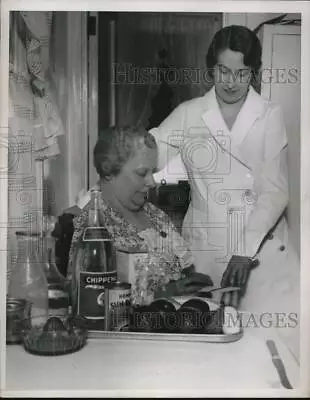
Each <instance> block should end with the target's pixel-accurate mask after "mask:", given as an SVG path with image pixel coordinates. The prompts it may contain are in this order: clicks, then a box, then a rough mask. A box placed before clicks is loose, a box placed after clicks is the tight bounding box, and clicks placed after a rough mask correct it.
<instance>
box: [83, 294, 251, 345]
mask: <svg viewBox="0 0 310 400" xmlns="http://www.w3.org/2000/svg"><path fill="white" fill-rule="evenodd" d="M223 290H225V289H223ZM228 290H231V288H228ZM217 291H218V290H217ZM195 297H196V296H193V295H187V296H175V297H172V298H170V299H174V300H175V301H177V302H178V303H179V304H182V303H184V302H185V301H187V300H189V299H193V298H195ZM204 300H205V301H206V302H207V303H208V304H209V307H210V310H216V309H217V308H218V307H219V302H218V300H217V299H216V298H215V299H209V298H205V299H204ZM242 336H243V329H242V326H241V325H240V328H239V331H237V332H232V333H212V334H210V333H209V334H199V333H157V332H156V333H155V332H132V331H93V330H89V331H88V337H89V338H90V339H121V340H127V339H129V340H133V339H135V340H154V341H155V340H156V341H158V340H165V341H182V342H205V343H230V342H236V341H237V340H240V339H241V338H242Z"/></svg>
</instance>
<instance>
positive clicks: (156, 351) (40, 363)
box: [5, 328, 299, 397]
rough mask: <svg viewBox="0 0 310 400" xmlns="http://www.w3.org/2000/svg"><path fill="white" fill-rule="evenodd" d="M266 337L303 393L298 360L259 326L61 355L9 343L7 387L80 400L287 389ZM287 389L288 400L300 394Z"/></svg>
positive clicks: (99, 343) (90, 345) (107, 343)
mask: <svg viewBox="0 0 310 400" xmlns="http://www.w3.org/2000/svg"><path fill="white" fill-rule="evenodd" d="M267 339H274V340H275V342H276V344H277V347H278V351H279V354H280V356H281V358H282V360H283V362H284V365H285V368H286V372H287V375H288V377H289V380H290V381H291V384H292V385H293V387H294V388H297V387H298V382H299V381H298V379H299V366H298V363H297V362H296V360H295V359H294V358H293V356H292V355H291V354H290V353H289V352H288V350H287V348H286V347H285V345H284V344H283V343H282V342H281V340H279V339H278V337H277V334H276V333H275V332H274V331H273V330H272V329H263V330H262V329H254V328H247V329H246V330H245V332H244V335H243V337H242V338H241V339H240V340H239V341H237V342H232V343H197V342H179V341H178V342H171V341H169V342H166V341H151V340H135V339H130V340H128V339H110V338H105V339H88V342H87V344H86V346H85V347H84V348H83V349H82V350H80V351H78V352H76V353H73V354H69V355H64V356H55V357H44V356H36V355H31V354H29V353H27V352H26V351H25V350H24V349H23V347H22V346H20V345H9V346H6V386H5V387H6V391H8V393H9V392H10V391H12V393H13V392H14V393H15V395H17V396H18V394H20V393H21V392H20V391H23V392H32V393H31V394H32V395H33V396H34V397H36V393H38V391H40V393H41V394H42V392H43V391H57V392H59V393H61V394H62V395H63V396H65V395H66V394H65V393H64V392H63V391H65V390H70V391H75V396H76V397H79V395H81V396H82V391H87V393H88V394H89V395H90V390H94V391H101V390H104V391H106V394H107V396H111V394H112V395H115V396H118V395H124V394H125V395H127V394H128V393H130V391H135V392H134V393H135V396H139V393H145V391H147V393H149V391H152V392H151V393H157V394H158V395H160V393H164V394H165V395H169V394H170V393H171V395H172V396H174V395H176V394H180V393H182V395H183V396H185V395H187V396H188V395H190V396H193V395H196V394H197V393H200V394H201V393H203V394H205V395H206V394H207V393H210V391H212V390H226V389H227V390H229V391H230V392H231V390H242V391H244V390H254V391H255V393H258V391H259V390H264V389H267V390H270V389H283V387H282V386H281V383H280V379H279V376H278V373H277V371H276V369H275V367H274V366H273V364H272V359H271V355H270V353H269V351H268V349H267V345H266V340H267ZM284 390H285V392H286V393H288V394H287V395H288V396H290V394H289V393H292V392H293V391H291V390H287V389H284ZM109 391H112V392H109ZM70 393H71V392H70ZM195 393H196V394H195ZM43 395H44V394H43ZM70 395H72V393H71V394H70ZM68 396H69V394H68Z"/></svg>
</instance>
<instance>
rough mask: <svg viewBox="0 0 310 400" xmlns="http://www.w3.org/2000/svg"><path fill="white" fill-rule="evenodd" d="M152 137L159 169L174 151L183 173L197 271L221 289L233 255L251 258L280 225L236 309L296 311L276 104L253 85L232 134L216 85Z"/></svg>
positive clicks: (295, 267) (283, 146)
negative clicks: (187, 187) (180, 160)
mask: <svg viewBox="0 0 310 400" xmlns="http://www.w3.org/2000/svg"><path fill="white" fill-rule="evenodd" d="M151 133H152V134H153V135H154V136H155V138H156V141H157V144H158V148H159V168H160V169H162V168H164V167H165V166H166V165H167V164H168V162H169V161H170V160H171V159H172V158H173V157H175V156H176V155H177V154H178V153H179V154H180V155H181V158H182V161H183V163H184V166H185V168H186V170H187V174H188V177H189V183H190V186H191V202H190V206H189V209H188V212H187V214H186V216H185V219H184V223H183V235H184V238H185V239H187V240H188V241H189V243H190V247H191V249H192V251H193V254H194V256H195V258H196V269H197V270H198V271H200V272H204V273H207V274H209V275H210V276H211V278H212V279H213V281H214V283H215V284H220V280H221V277H222V274H223V272H224V270H225V269H226V267H227V263H228V261H229V259H230V257H231V255H232V254H239V255H246V256H249V257H252V256H255V255H256V253H257V251H258V249H259V246H260V244H261V242H262V240H263V239H264V237H265V236H266V234H267V233H268V232H269V231H270V229H271V228H273V227H274V225H275V223H276V222H277V221H278V220H279V223H278V224H277V226H276V228H275V230H274V232H273V236H272V239H270V240H267V241H266V242H265V244H264V245H263V246H262V248H261V250H260V252H259V253H258V255H257V257H258V258H259V259H260V266H259V267H258V268H257V269H256V270H254V271H253V272H252V274H251V278H250V280H249V286H248V291H247V295H246V296H245V298H244V299H243V303H242V304H241V307H242V308H243V309H246V310H250V311H251V312H254V311H257V312H264V310H265V311H266V312H268V311H269V309H270V307H271V305H272V306H273V309H272V310H271V309H270V310H271V311H270V312H272V311H276V310H277V309H279V310H280V308H281V311H283V309H285V310H288V309H289V308H293V309H294V310H295V311H298V309H299V307H298V294H299V287H298V286H299V262H298V259H297V257H296V255H295V254H294V252H293V254H292V249H291V246H289V243H288V228H287V223H286V219H285V218H284V217H282V218H280V217H281V214H282V213H283V211H284V210H285V208H286V206H287V203H288V182H287V137H286V129H285V125H284V121H283V117H282V112H281V109H280V107H279V106H278V105H277V104H275V103H273V102H270V101H268V100H265V99H263V98H262V97H261V96H260V95H259V94H257V93H256V92H255V91H254V89H252V87H250V89H249V92H248V95H247V99H246V101H245V103H244V105H243V107H242V109H241V110H240V112H239V115H238V117H237V119H236V121H235V123H234V125H233V128H232V130H231V131H230V130H229V129H228V128H227V125H226V123H225V121H224V119H223V117H222V114H221V111H220V108H219V106H218V103H217V100H216V95H215V89H214V87H213V88H212V89H211V90H210V91H209V92H208V93H206V94H205V95H204V96H203V97H200V98H196V99H193V100H190V101H187V102H184V103H183V104H181V105H179V106H178V107H177V108H176V109H175V110H174V111H173V112H172V113H171V114H170V115H169V116H168V117H167V118H166V120H165V121H163V122H162V124H161V125H160V126H159V127H158V128H154V129H152V130H151ZM289 260H290V261H289ZM292 260H294V261H292ZM293 282H294V283H293ZM288 283H291V286H292V287H290V288H289V287H288ZM284 304H286V306H285V305H284ZM268 307H269V308H268ZM266 308H268V309H266Z"/></svg>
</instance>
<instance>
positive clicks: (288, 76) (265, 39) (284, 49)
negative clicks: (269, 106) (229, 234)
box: [259, 25, 301, 254]
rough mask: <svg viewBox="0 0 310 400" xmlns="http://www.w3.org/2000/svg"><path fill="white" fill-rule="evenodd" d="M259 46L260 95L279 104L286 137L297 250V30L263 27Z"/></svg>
mask: <svg viewBox="0 0 310 400" xmlns="http://www.w3.org/2000/svg"><path fill="white" fill-rule="evenodd" d="M259 36H260V39H261V42H262V46H263V55H262V61H263V65H262V82H261V94H262V96H264V97H265V98H268V99H271V100H273V101H275V102H276V103H278V104H280V105H281V107H282V110H283V114H284V120H285V123H286V127H287V136H288V177H289V190H290V201H289V206H288V209H287V217H288V223H289V228H290V240H291V242H292V244H293V246H294V247H295V249H296V251H297V253H298V254H299V253H300V251H299V246H300V98H301V76H300V69H301V68H300V67H301V33H300V26H289V25H286V26H281V25H265V26H264V27H263V28H262V30H261V31H260V32H259Z"/></svg>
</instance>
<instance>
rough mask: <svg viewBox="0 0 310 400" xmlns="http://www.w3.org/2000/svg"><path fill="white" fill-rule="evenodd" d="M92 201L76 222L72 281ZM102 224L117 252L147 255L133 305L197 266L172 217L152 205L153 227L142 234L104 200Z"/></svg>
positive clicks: (139, 270) (149, 212)
mask: <svg viewBox="0 0 310 400" xmlns="http://www.w3.org/2000/svg"><path fill="white" fill-rule="evenodd" d="M90 206H91V201H89V202H88V203H87V204H86V206H85V207H84V208H83V211H82V213H81V214H80V215H79V216H78V217H76V218H75V219H74V228H75V229H74V234H73V237H72V242H71V248H70V254H69V262H68V274H67V278H68V279H69V280H71V278H72V269H73V259H74V253H75V250H76V246H77V244H78V243H79V241H80V239H81V236H82V233H83V229H84V227H86V225H87V220H88V210H89V208H90ZM99 208H100V214H101V221H102V223H103V224H104V225H105V228H106V229H107V231H108V232H109V234H110V235H111V237H112V239H113V242H114V246H115V249H116V250H123V251H130V250H131V249H135V250H136V251H137V252H143V253H147V258H146V259H145V258H144V259H143V262H140V263H137V264H136V269H135V273H136V279H135V285H133V286H134V290H133V293H132V301H133V304H141V303H143V302H145V299H147V298H150V297H152V295H153V294H154V293H155V292H156V290H157V289H161V288H163V287H164V286H165V285H167V283H168V282H169V281H175V280H178V279H180V278H181V277H182V270H183V269H184V268H186V267H190V266H191V265H192V264H193V258H192V255H191V253H190V251H189V249H188V246H187V244H186V243H185V241H184V240H183V238H182V237H181V235H180V234H179V233H178V231H177V229H176V228H175V226H174V225H173V223H172V222H171V220H170V218H169V217H168V216H167V215H166V214H165V213H164V212H163V211H162V210H160V209H158V208H157V207H155V206H154V205H153V204H151V203H146V204H145V205H144V212H145V214H146V215H147V217H148V218H149V220H150V223H151V226H152V227H151V228H148V229H145V230H143V231H139V230H138V229H137V228H136V227H135V226H134V225H132V224H131V223H129V222H127V221H126V220H125V219H124V218H123V216H122V215H121V214H120V213H118V212H117V211H116V210H114V209H112V208H111V207H109V206H108V205H107V204H106V203H105V201H104V200H103V199H102V197H101V198H100V203H99Z"/></svg>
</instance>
